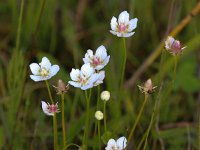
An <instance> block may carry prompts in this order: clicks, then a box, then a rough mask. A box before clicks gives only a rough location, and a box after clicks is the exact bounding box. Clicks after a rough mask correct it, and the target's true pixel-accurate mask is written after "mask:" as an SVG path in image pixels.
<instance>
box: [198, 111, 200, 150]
mask: <svg viewBox="0 0 200 150" xmlns="http://www.w3.org/2000/svg"><path fill="white" fill-rule="evenodd" d="M198 115H199V117H198V122H199V123H198V134H199V135H198V144H199V147H198V150H200V113H199V114H198Z"/></svg>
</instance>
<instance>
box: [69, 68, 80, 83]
mask: <svg viewBox="0 0 200 150" xmlns="http://www.w3.org/2000/svg"><path fill="white" fill-rule="evenodd" d="M79 76H80V70H79V69H74V68H72V71H71V72H70V77H71V79H72V80H73V81H78V79H79Z"/></svg>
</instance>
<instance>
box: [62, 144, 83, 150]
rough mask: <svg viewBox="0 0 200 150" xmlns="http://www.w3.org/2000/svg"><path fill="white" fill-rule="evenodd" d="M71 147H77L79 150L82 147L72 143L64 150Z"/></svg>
mask: <svg viewBox="0 0 200 150" xmlns="http://www.w3.org/2000/svg"><path fill="white" fill-rule="evenodd" d="M70 146H76V147H77V148H78V149H81V147H80V146H79V145H77V144H74V143H71V144H68V145H67V146H66V147H65V148H64V150H67V149H68V147H70Z"/></svg>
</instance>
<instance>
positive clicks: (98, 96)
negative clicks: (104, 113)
mask: <svg viewBox="0 0 200 150" xmlns="http://www.w3.org/2000/svg"><path fill="white" fill-rule="evenodd" d="M97 88H98V93H97V110H99V100H100V85H98V86H97Z"/></svg>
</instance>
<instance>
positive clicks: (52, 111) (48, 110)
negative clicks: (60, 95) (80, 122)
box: [41, 101, 60, 116]
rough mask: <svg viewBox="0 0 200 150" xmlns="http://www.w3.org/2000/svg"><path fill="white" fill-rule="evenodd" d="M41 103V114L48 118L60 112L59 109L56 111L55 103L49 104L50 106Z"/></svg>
mask: <svg viewBox="0 0 200 150" xmlns="http://www.w3.org/2000/svg"><path fill="white" fill-rule="evenodd" d="M41 103H42V110H43V112H44V113H45V114H46V115H48V116H53V115H54V114H55V113H58V112H60V111H59V109H58V105H57V103H56V104H51V105H50V104H49V103H46V102H44V101H41Z"/></svg>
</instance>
